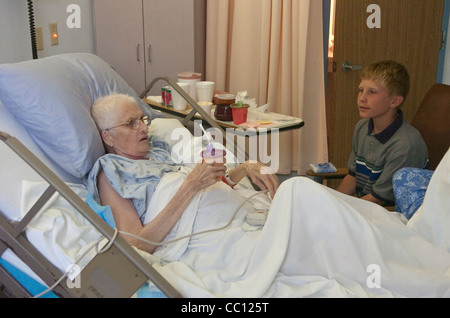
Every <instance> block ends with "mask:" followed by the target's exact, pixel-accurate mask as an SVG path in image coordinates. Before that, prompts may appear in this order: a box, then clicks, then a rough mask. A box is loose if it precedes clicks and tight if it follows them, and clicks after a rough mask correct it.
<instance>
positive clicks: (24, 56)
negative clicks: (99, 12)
mask: <svg viewBox="0 0 450 318" xmlns="http://www.w3.org/2000/svg"><path fill="white" fill-rule="evenodd" d="M33 4H34V13H35V25H36V26H41V27H42V30H43V39H44V50H42V51H38V56H39V57H40V58H42V57H46V56H51V55H55V54H60V53H72V52H87V53H95V39H94V23H93V17H92V10H91V7H92V0H34V1H33ZM72 4H75V5H78V6H79V8H80V9H81V11H80V18H81V20H80V27H79V28H68V27H67V23H66V22H67V19H68V18H69V16H70V14H71V13H70V12H67V9H68V7H69V5H72ZM53 22H56V23H57V24H58V32H59V44H58V45H56V46H52V45H50V35H49V29H48V24H49V23H53ZM448 31H449V32H447V34H450V26H449V30H448ZM29 59H32V51H31V40H30V28H29V20H28V5H27V1H26V0H0V63H12V62H18V61H24V60H29ZM443 68H444V72H443V83H445V84H448V85H450V41H447V50H446V57H445V62H444V66H443Z"/></svg>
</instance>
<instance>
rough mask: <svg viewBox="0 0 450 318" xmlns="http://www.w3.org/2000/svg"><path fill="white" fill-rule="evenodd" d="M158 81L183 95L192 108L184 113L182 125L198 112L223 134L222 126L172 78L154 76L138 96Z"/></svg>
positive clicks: (141, 96)
mask: <svg viewBox="0 0 450 318" xmlns="http://www.w3.org/2000/svg"><path fill="white" fill-rule="evenodd" d="M159 81H164V82H166V83H168V84H169V85H170V86H172V87H173V89H175V90H176V91H177V92H178V93H179V94H180V95H181V97H183V98H184V99H185V100H186V102H187V103H188V104H189V105H190V106H191V107H192V110H191V111H190V112H189V113H188V114H187V115H186V117H185V118H184V119H183V120H182V121H181V122H182V124H183V125H185V126H186V124H187V123H188V122H189V121H190V120H191V119H192V118H193V117H194V116H195V114H196V113H199V114H200V115H201V116H202V118H203V119H204V120H205V121H206V122H207V123H208V124H209V125H210V126H211V127H214V128H217V129H219V131H220V132H221V133H222V136H225V131H224V130H223V128H222V127H221V126H220V125H219V124H218V123H217V122H216V121H215V120H214V119H212V118H211V116H210V115H209V114H208V113H207V112H205V111H204V110H203V109H202V108H201V107H200V106H199V105H198V104H197V102H196V101H194V100H193V99H192V97H191V96H190V95H189V94H187V93H186V92H185V91H184V90H183V89H182V88H181V87H180V86H179V85H178V84H177V83H176V82H175V81H174V80H172V79H171V78H169V77H164V76H163V77H155V78H154V79H153V80H152V81H151V83H150V84H149V85H148V86H147V87H146V88H145V90H144V91H143V92H142V93H141V95H140V96H139V98H141V99H143V98H145V96H146V95H147V93H148V92H149V91H150V90H151V89H152V87H153V86H154V85H155V84H156V83H157V82H159Z"/></svg>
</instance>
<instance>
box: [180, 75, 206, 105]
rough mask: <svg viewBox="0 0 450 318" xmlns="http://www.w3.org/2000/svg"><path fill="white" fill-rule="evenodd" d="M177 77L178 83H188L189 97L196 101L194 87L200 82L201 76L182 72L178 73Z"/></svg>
mask: <svg viewBox="0 0 450 318" xmlns="http://www.w3.org/2000/svg"><path fill="white" fill-rule="evenodd" d="M177 77H178V82H181V83H189V96H191V98H192V99H193V100H194V101H197V88H196V87H195V83H197V82H200V81H201V80H202V74H201V73H194V72H183V73H178V74H177Z"/></svg>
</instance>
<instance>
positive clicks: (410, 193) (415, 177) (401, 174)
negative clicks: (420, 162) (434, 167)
mask: <svg viewBox="0 0 450 318" xmlns="http://www.w3.org/2000/svg"><path fill="white" fill-rule="evenodd" d="M432 176H433V171H431V170H425V169H418V168H403V169H400V170H399V171H397V172H396V173H395V174H394V177H393V186H394V195H395V207H396V211H397V212H400V213H402V214H404V215H405V216H406V218H407V219H410V218H411V217H412V216H413V215H414V213H415V212H416V211H417V209H418V208H419V207H420V206H421V205H422V203H423V200H424V198H425V193H426V191H427V188H428V184H429V183H430V180H431V177H432Z"/></svg>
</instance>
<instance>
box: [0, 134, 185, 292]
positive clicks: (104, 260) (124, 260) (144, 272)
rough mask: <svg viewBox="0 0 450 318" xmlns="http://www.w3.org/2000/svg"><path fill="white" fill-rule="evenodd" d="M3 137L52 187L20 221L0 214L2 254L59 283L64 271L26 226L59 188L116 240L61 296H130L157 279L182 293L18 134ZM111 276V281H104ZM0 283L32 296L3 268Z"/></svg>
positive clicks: (161, 286) (163, 286)
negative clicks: (9, 254) (77, 283)
mask: <svg viewBox="0 0 450 318" xmlns="http://www.w3.org/2000/svg"><path fill="white" fill-rule="evenodd" d="M0 140H2V141H3V142H4V143H5V144H6V145H7V146H8V147H9V148H11V149H12V150H13V151H14V152H15V153H16V154H17V155H18V156H19V157H20V158H22V160H23V161H25V162H26V163H27V164H28V165H30V167H32V168H33V169H34V170H35V171H36V172H37V173H38V174H39V175H40V176H41V177H42V178H43V179H44V180H45V181H46V182H48V184H49V186H48V188H47V190H46V191H45V192H44V193H43V194H42V196H41V197H40V198H39V200H38V201H37V202H36V203H35V204H34V206H33V207H32V208H31V209H30V210H29V211H28V213H27V215H26V216H24V217H23V219H22V220H20V221H19V222H14V223H12V222H9V221H8V220H7V219H6V218H5V217H4V216H3V214H2V213H0V256H1V255H2V254H3V253H4V251H5V250H6V249H11V250H12V251H13V253H15V254H16V255H17V256H18V257H19V258H20V259H21V260H22V261H23V262H24V263H25V264H27V266H29V267H30V269H31V270H33V271H34V273H36V275H38V276H39V277H40V278H41V279H42V280H43V281H44V282H45V283H46V284H47V285H48V286H52V285H53V284H55V283H56V282H57V281H58V280H59V278H60V277H61V276H62V275H63V273H62V272H61V271H60V270H59V269H58V268H56V267H55V266H54V265H53V264H52V263H51V262H50V261H48V260H47V258H46V257H45V256H44V255H42V254H41V253H40V252H39V250H38V249H37V248H36V247H34V246H33V245H32V244H31V243H30V242H29V241H28V240H27V238H26V235H25V229H26V227H27V225H28V224H29V222H30V221H31V220H32V219H33V218H34V216H35V215H36V214H37V213H38V212H39V211H40V210H41V208H42V207H43V205H44V204H45V203H46V202H47V201H48V200H49V199H50V197H51V196H52V195H53V194H54V193H55V192H58V193H59V194H60V195H61V196H62V197H63V198H64V199H65V200H66V201H67V202H68V203H69V204H71V205H72V206H73V207H74V208H75V209H76V210H77V211H78V212H79V213H81V215H83V217H85V218H86V220H87V221H89V222H90V223H91V224H92V225H93V226H94V227H95V228H96V229H97V230H98V231H99V232H100V233H101V234H102V235H103V236H104V237H105V238H106V239H107V240H112V239H113V238H114V241H113V243H112V245H111V247H110V248H109V250H108V251H106V252H105V253H103V254H97V256H95V257H94V259H93V260H92V261H91V262H90V263H89V264H88V265H87V266H86V267H85V268H84V269H83V271H81V273H80V275H79V277H80V279H81V284H80V286H77V287H73V286H67V284H64V283H65V282H66V280H62V282H61V283H59V284H58V285H57V286H56V287H55V288H54V290H53V292H54V293H55V294H57V295H58V296H60V297H129V296H131V295H132V294H133V293H134V292H135V291H136V290H137V289H138V288H139V287H141V286H142V284H143V283H144V282H145V281H147V280H150V281H152V282H153V283H154V284H155V285H156V286H157V287H158V288H159V289H160V290H161V291H162V292H163V293H164V294H165V295H166V296H168V297H181V295H180V294H179V293H178V291H177V290H176V289H175V288H174V287H173V286H171V285H170V284H169V283H168V282H167V281H166V280H165V279H164V278H163V277H162V276H161V275H160V274H159V273H158V272H157V271H156V270H155V269H154V268H153V267H152V266H151V265H150V264H149V263H148V262H147V261H145V260H144V259H143V258H142V257H141V256H140V255H139V254H138V253H137V251H135V250H134V249H133V247H131V246H130V245H129V244H128V243H127V242H126V241H125V240H124V239H123V238H122V237H120V236H115V231H114V229H112V228H111V227H110V226H109V225H108V224H106V222H105V221H103V219H102V218H100V216H98V215H97V214H96V213H95V212H94V211H93V210H92V209H91V208H90V207H89V206H88V205H87V203H86V202H84V201H83V200H82V199H81V198H80V197H79V196H78V195H77V194H76V193H75V192H74V191H72V190H71V189H70V187H69V186H68V185H66V184H65V183H64V181H62V180H61V179H60V178H59V177H58V176H57V175H56V174H55V173H54V172H53V171H51V170H50V169H49V168H48V167H47V166H46V165H45V164H44V163H42V161H41V160H39V158H37V157H36V156H35V155H34V154H33V153H32V152H31V151H30V150H29V149H28V148H27V147H25V146H24V145H23V144H22V143H21V142H20V141H19V140H18V139H17V138H15V137H12V136H10V135H9V134H7V133H4V132H1V131H0ZM105 278H108V279H105ZM0 283H1V284H3V285H4V287H5V288H6V289H7V290H8V293H11V294H12V295H13V296H16V297H28V296H31V295H30V293H29V292H28V291H27V289H26V288H24V287H23V286H21V284H20V283H19V282H17V281H16V280H15V279H14V277H12V275H11V274H10V273H8V271H7V270H6V269H5V268H4V267H2V266H0Z"/></svg>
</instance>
